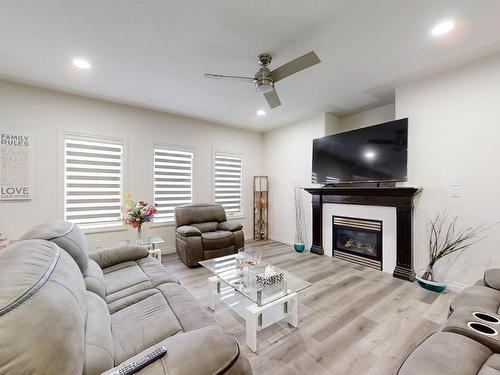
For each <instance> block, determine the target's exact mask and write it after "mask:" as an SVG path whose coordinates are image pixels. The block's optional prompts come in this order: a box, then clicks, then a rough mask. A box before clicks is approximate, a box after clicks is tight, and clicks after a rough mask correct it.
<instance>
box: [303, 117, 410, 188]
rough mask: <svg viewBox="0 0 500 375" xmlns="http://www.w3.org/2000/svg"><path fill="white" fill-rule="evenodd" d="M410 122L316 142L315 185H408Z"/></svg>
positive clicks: (362, 130)
mask: <svg viewBox="0 0 500 375" xmlns="http://www.w3.org/2000/svg"><path fill="white" fill-rule="evenodd" d="M407 159H408V119H407V118H405V119H401V120H395V121H390V122H386V123H383V124H380V125H374V126H370V127H367V128H361V129H357V130H352V131H348V132H345V133H339V134H334V135H329V136H326V137H323V138H318V139H315V140H314V141H313V163H312V182H313V183H315V184H335V183H342V182H388V181H406V179H407V165H406V164H407Z"/></svg>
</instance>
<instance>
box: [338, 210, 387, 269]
mask: <svg viewBox="0 0 500 375" xmlns="http://www.w3.org/2000/svg"><path fill="white" fill-rule="evenodd" d="M332 222H333V231H332V233H333V241H332V244H333V249H332V255H333V256H334V257H337V258H339V259H343V260H347V261H349V262H353V263H357V264H361V265H363V266H367V267H371V268H375V269H377V270H382V221H380V220H368V219H360V218H355V217H346V216H335V215H334V216H333V217H332Z"/></svg>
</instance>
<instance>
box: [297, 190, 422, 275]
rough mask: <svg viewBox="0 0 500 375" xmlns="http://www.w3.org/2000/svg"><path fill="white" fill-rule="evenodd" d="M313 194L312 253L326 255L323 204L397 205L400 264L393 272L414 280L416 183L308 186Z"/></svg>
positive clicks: (397, 256) (398, 259) (397, 240)
mask: <svg viewBox="0 0 500 375" xmlns="http://www.w3.org/2000/svg"><path fill="white" fill-rule="evenodd" d="M305 190H306V191H307V192H309V193H310V194H311V195H312V237H313V238H312V246H311V253H314V254H318V255H323V254H324V250H323V204H325V203H337V204H356V205H366V206H388V207H395V208H396V237H397V238H396V268H395V269H394V272H393V276H394V277H397V278H400V279H403V280H409V281H413V280H414V278H415V271H414V269H413V249H412V248H413V241H412V226H413V224H412V214H413V197H414V196H415V195H416V194H417V193H419V192H420V191H421V190H422V189H421V188H416V187H378V188H376V187H333V188H307V189H305Z"/></svg>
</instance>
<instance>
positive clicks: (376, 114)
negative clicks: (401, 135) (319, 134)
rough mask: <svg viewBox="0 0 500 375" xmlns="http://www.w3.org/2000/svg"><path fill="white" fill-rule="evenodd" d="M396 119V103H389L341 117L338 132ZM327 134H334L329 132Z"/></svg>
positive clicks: (338, 122)
mask: <svg viewBox="0 0 500 375" xmlns="http://www.w3.org/2000/svg"><path fill="white" fill-rule="evenodd" d="M394 119H395V104H394V103H391V104H387V105H383V106H381V107H377V108H373V109H370V110H368V111H363V112H359V113H355V114H353V115H351V116H346V117H341V118H339V119H338V121H337V128H336V129H335V130H336V131H337V132H345V131H348V130H352V129H357V128H363V127H365V126H371V125H377V124H381V123H383V122H387V121H392V120H394ZM327 134H334V133H333V132H328V133H327Z"/></svg>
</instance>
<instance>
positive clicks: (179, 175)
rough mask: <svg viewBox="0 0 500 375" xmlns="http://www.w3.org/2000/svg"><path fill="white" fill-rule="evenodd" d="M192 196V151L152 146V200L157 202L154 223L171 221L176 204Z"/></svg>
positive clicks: (186, 202) (180, 203)
mask: <svg viewBox="0 0 500 375" xmlns="http://www.w3.org/2000/svg"><path fill="white" fill-rule="evenodd" d="M192 198H193V153H192V152H191V151H188V150H176V149H172V148H170V147H163V146H158V145H155V147H154V202H155V203H156V204H158V207H157V208H158V214H157V215H156V216H155V218H154V221H155V223H158V222H173V221H174V211H175V208H176V207H177V206H181V205H183V204H189V203H191V202H192Z"/></svg>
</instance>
